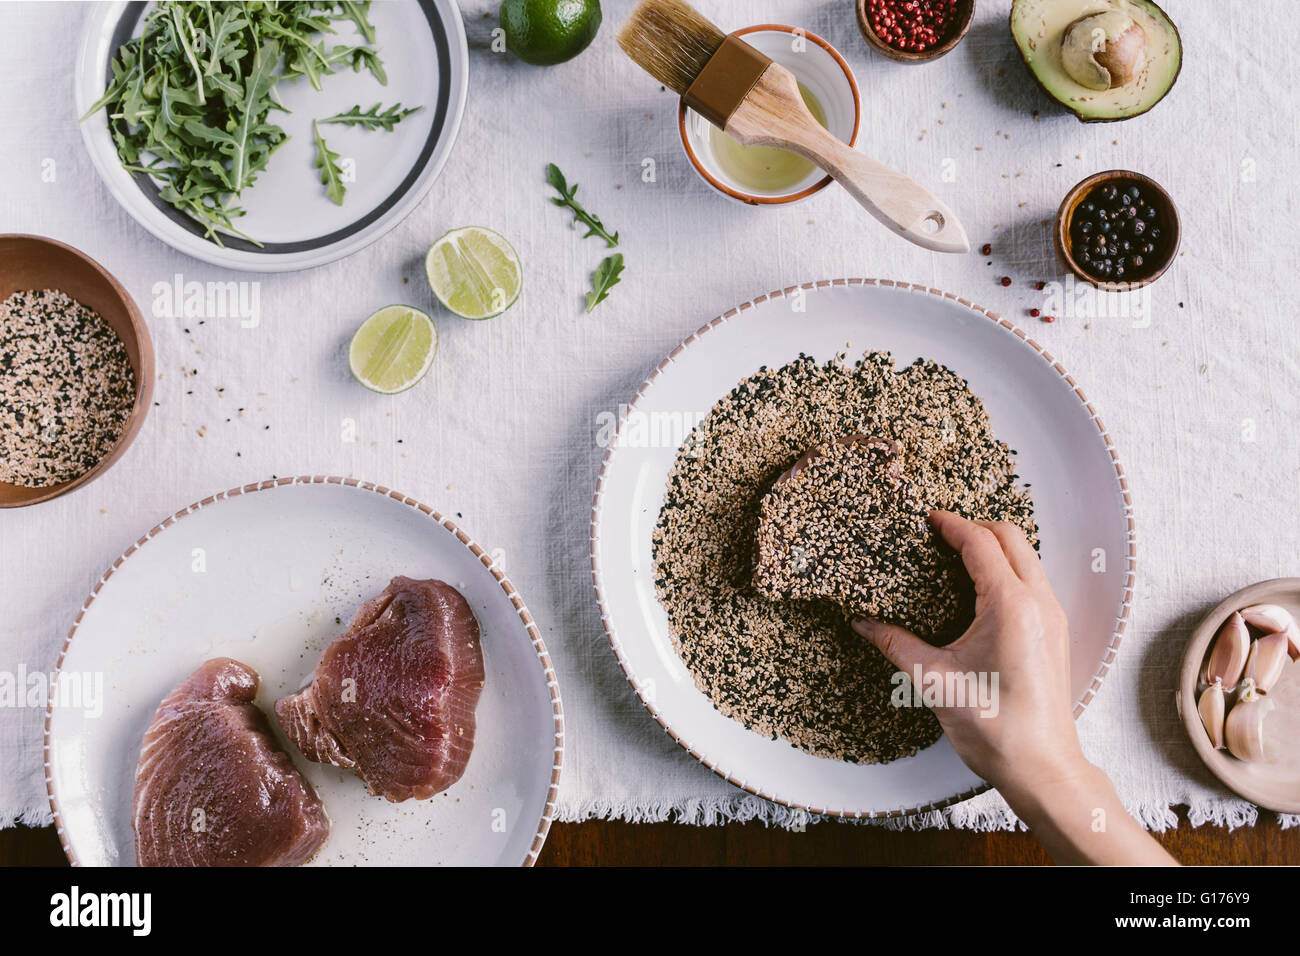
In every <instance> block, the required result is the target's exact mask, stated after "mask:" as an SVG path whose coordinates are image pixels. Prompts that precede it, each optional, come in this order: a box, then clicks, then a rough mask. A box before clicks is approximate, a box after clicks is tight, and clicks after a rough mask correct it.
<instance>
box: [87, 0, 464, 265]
mask: <svg viewBox="0 0 1300 956" xmlns="http://www.w3.org/2000/svg"><path fill="white" fill-rule="evenodd" d="M151 8H152V4H148V3H144V2H139V0H135V2H122V0H115V2H111V3H97V4H93V5H92V9H91V10H90V12H89V13H88V14H87V21H86V26H85V30H84V32H83V34H82V38H81V47H80V51H79V53H78V55H77V64H76V75H75V85H76V108H77V115H78V116H82V115H84V113H85V112H86V110H87V109H89V108H90V106H91V105H92V104H93V103H95V102H96V101H97V100H98V99H99V98H100V96H102V95H103V93H104V89H105V88H106V83H107V80H108V77H109V76H110V75H111V74H110V69H109V63H110V61H111V59H112V57H113V56H114V54H116V52H117V49H118V47H119V46H120V45H121V44H122V43H124V42H125V41H126V40H127V39H129V38H130V37H131V36H133V35H138V34H139V32H140V28H141V25H142V24H143V22H144V15H145V13H146V12H148V10H150V9H151ZM370 13H371V21H372V22H373V23H374V25H375V37H376V40H375V45H376V46H377V47H378V48H379V52H380V56H381V58H382V59H383V61H384V69H385V71H386V72H387V74H388V85H387V86H381V85H380V84H379V82H378V81H377V80H376V79H375V78H374V77H372V76H371V75H370V74H369V73H368V72H365V71H362V72H361V73H354V72H353V71H352V69H351V68H350V67H347V68H344V69H341V70H340V71H339V72H337V73H334V74H331V75H329V76H326V77H325V78H324V79H323V80H322V83H321V85H322V89H321V90H319V91H317V90H314V89H312V87H311V86H310V84H308V82H307V81H306V80H305V79H298V80H296V81H293V82H284V83H281V84H279V85H278V86H277V87H276V95H277V96H279V97H280V99H281V101H282V102H283V103H284V105H285V106H286V107H288V108H289V109H290V110H291V111H292V112H290V113H277V114H275V120H276V122H277V123H279V124H280V125H281V126H283V127H284V129H285V131H286V132H287V133H288V134H289V136H290V139H289V141H288V142H287V143H285V144H284V145H283V146H282V147H280V149H279V150H278V151H277V152H276V153H275V155H274V156H272V157H271V161H270V164H269V165H268V167H267V169H266V170H265V171H263V172H262V173H260V174H259V175H258V177H257V183H256V184H255V185H254V186H253V187H252V188H251V189H248V190H246V191H245V193H244V195H243V196H241V197H240V199H239V202H238V204H239V205H240V206H241V207H243V208H244V209H245V210H246V211H247V215H245V216H243V217H242V218H240V219H238V220H236V222H235V226H236V228H238V229H239V230H240V231H241V232H244V233H246V234H247V235H249V236H252V237H253V238H255V239H257V240H259V241H260V242H262V243H263V244H264V245H263V246H261V247H258V246H256V245H254V244H253V243H250V242H247V241H245V240H242V239H239V238H237V237H231V236H225V235H223V236H222V242H224V243H225V246H224V247H222V246H218V245H217V244H216V243H214V242H212V241H211V240H209V239H205V238H204V236H203V230H202V228H201V227H200V226H198V225H197V224H196V223H195V222H194V221H193V220H191V219H190V218H188V217H187V216H185V215H183V214H181V213H179V212H177V211H176V210H175V209H173V208H172V207H171V206H170V205H168V204H167V203H165V202H163V201H162V200H161V199H159V198H158V195H157V187H156V186H155V185H154V183H153V181H152V180H151V179H149V178H148V177H145V176H133V175H132V174H130V173H128V172H127V171H126V170H125V169H123V168H122V163H121V160H119V159H118V155H117V149H116V147H115V146H114V144H113V139H112V136H111V135H110V133H109V130H108V119H107V116H106V114H105V112H104V111H103V110H100V111H99V112H98V113H96V114H95V115H94V116H91V117H89V118H87V119H86V120H85V122H83V123H82V124H81V131H82V138H83V139H84V140H85V143H86V148H87V150H89V152H90V158H91V160H92V161H93V162H94V164H95V168H96V169H97V170H98V171H99V174H100V176H101V177H103V179H104V182H105V183H107V184H108V188H109V190H110V191H111V192H112V193H113V197H114V198H115V199H116V200H117V201H118V202H120V203H121V204H122V206H123V208H125V209H126V211H127V212H128V213H130V214H131V216H132V218H134V219H135V220H136V221H137V222H138V223H140V225H142V226H144V228H146V229H148V230H149V231H150V232H151V233H153V234H154V235H155V236H157V237H158V238H159V239H161V240H162V241H163V242H165V243H167V244H168V245H169V246H171V247H173V248H174V249H178V250H180V251H181V252H185V253H188V254H189V255H192V256H194V257H195V258H197V259H202V260H204V261H205V262H211V263H214V264H215V265H219V266H226V267H228V268H232V269H248V270H252V271H258V272H287V271H291V270H295V269H307V268H311V267H312V266H318V265H322V264H324V263H326V262H333V261H334V260H335V259H339V258H342V257H343V256H347V255H351V254H352V253H354V252H356V251H357V250H358V249H363V248H365V247H366V246H368V245H369V244H370V243H372V242H374V241H375V240H376V239H378V238H379V237H380V236H382V235H383V234H384V233H386V232H387V231H388V230H389V229H391V228H393V227H394V226H395V225H397V224H398V223H399V222H401V221H402V220H403V219H404V218H405V217H406V216H407V215H408V214H409V213H410V212H411V211H412V210H414V209H415V207H416V206H417V205H418V204H419V202H420V200H421V199H423V198H424V195H425V194H426V193H427V192H428V190H429V187H430V186H431V185H432V184H433V181H434V179H435V178H437V175H438V173H439V172H440V171H441V169H442V166H443V164H444V163H445V162H446V160H447V156H448V154H449V153H450V152H451V147H452V144H453V142H454V141H455V139H456V132H457V130H458V129H459V128H460V120H461V114H462V112H463V111H464V108H465V97H466V91H467V88H468V84H469V52H468V45H467V43H466V40H465V27H464V24H463V23H462V21H461V16H460V10H459V8H458V7H457V6H456V3H455V0H381V2H378V3H374V4H372V5H371V8H370ZM336 29H338V31H339V33H338V35H337V36H336V37H333V38H331V42H335V43H356V42H359V40H360V34H359V33H356V32H355V28H354V27H352V25H351V24H350V23H346V22H344V23H342V24H338V25H336ZM379 101H382V102H383V103H384V105H385V106H391V105H392V104H394V103H397V102H399V101H400V102H401V103H402V105H403V106H406V107H411V106H421V107H423V109H421V110H420V111H419V112H418V113H414V114H412V115H410V116H408V117H407V118H406V119H404V120H402V121H401V122H400V123H399V124H398V125H397V126H396V127H395V128H394V130H393V131H392V132H391V133H387V132H383V131H376V132H368V131H365V130H361V129H352V128H345V127H341V126H329V127H325V128H324V129H325V133H326V138H327V141H328V142H329V145H330V148H331V149H332V150H334V151H335V152H337V153H339V154H340V155H341V156H342V157H343V158H344V159H347V160H350V161H351V163H352V169H353V170H354V172H355V181H353V182H349V183H347V195H346V197H345V198H344V202H343V205H342V206H339V205H336V204H335V203H334V202H332V201H331V200H330V199H329V198H328V197H327V196H326V195H325V191H324V187H323V186H322V185H321V184H320V181H319V172H318V171H317V170H316V169H314V168H313V162H314V161H315V148H314V146H313V141H312V128H311V121H312V119H313V118H318V117H322V116H329V115H332V114H334V113H338V112H342V111H344V110H347V109H350V108H351V107H353V106H356V105H360V106H361V108H362V109H369V108H370V106H371V105H372V104H374V103H376V102H379Z"/></svg>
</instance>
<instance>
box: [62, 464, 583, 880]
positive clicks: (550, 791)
mask: <svg viewBox="0 0 1300 956" xmlns="http://www.w3.org/2000/svg"><path fill="white" fill-rule="evenodd" d="M397 574H405V575H407V576H410V577H415V578H421V577H432V578H439V579H441V580H443V581H446V582H447V583H449V584H451V585H452V586H454V587H455V588H457V589H458V590H459V591H460V592H461V593H462V594H464V595H465V598H466V600H468V601H469V603H470V606H471V607H472V608H473V609H474V614H475V616H476V617H477V618H478V622H479V626H480V629H481V631H482V645H483V659H484V664H485V666H486V669H487V679H486V681H485V684H484V688H483V695H482V697H481V698H480V700H479V705H478V731H477V734H476V736H475V740H474V752H473V754H472V755H471V757H470V761H469V766H468V767H467V768H466V770H465V775H464V776H463V777H461V779H460V780H458V781H457V782H456V783H455V784H454V785H453V786H452V787H451V789H449V790H448V791H447V792H446V793H443V794H439V795H438V796H436V797H433V798H431V799H429V800H408V801H406V802H404V803H389V802H388V801H387V800H384V799H383V798H380V797H373V796H370V795H369V794H368V793H367V792H366V789H365V787H364V786H363V785H362V783H361V780H360V778H359V777H357V776H356V775H355V774H352V773H347V772H344V771H341V770H339V769H338V768H335V767H327V766H323V765H321V764H316V763H310V762H308V761H307V760H305V759H303V758H302V756H301V755H300V754H299V753H298V752H297V750H296V749H295V748H293V747H292V745H289V744H287V743H285V746H286V749H287V750H288V752H289V753H290V754H291V755H292V756H293V757H294V762H295V763H296V764H297V766H298V767H299V769H301V770H302V771H303V772H304V773H305V774H306V776H307V779H308V780H310V781H311V783H312V785H313V786H314V787H315V788H316V792H317V793H319V794H320V797H321V800H322V801H323V802H324V804H325V809H326V811H327V812H328V813H329V816H330V820H331V821H332V824H333V826H332V827H331V832H330V836H329V839H328V840H327V841H326V843H325V845H324V846H323V847H322V848H321V850H320V852H319V853H318V854H317V856H316V858H315V860H314V861H313V863H315V864H339V865H365V864H387V865H416V864H418V865H432V864H460V865H465V864H474V865H477V864H509V865H518V864H520V863H523V864H531V863H533V862H535V861H536V859H537V854H538V853H539V852H540V851H541V848H542V843H543V841H544V840H545V839H546V832H547V830H548V829H549V827H550V822H551V817H552V815H553V813H554V809H555V794H556V788H557V786H558V784H559V775H560V764H561V758H562V754H563V731H564V726H563V713H562V710H561V706H560V696H559V691H558V688H557V686H556V682H555V673H554V671H553V670H552V669H551V662H550V657H549V656H548V655H547V652H546V646H545V645H544V644H543V643H542V638H541V634H540V633H539V632H538V630H537V627H536V625H534V624H533V620H532V617H531V616H530V615H529V613H528V609H527V608H526V607H525V606H524V603H523V601H522V600H521V599H520V597H519V595H518V594H517V593H515V589H514V586H513V585H511V583H510V581H509V580H508V579H507V578H506V577H505V576H504V575H503V574H502V573H501V571H500V570H499V569H498V568H497V567H495V565H493V563H492V560H491V558H490V557H489V556H488V555H486V554H485V553H484V552H483V551H482V550H481V549H480V548H479V547H478V546H477V545H476V544H474V542H473V541H471V540H470V538H469V536H468V535H466V534H465V532H463V531H461V530H459V529H458V528H456V526H455V525H454V524H453V523H452V522H451V521H449V520H447V519H445V518H443V517H442V516H441V515H439V514H437V513H436V512H434V511H432V510H431V509H429V508H428V507H426V506H424V505H422V504H420V503H419V502H417V501H414V500H412V499H410V498H407V497H405V496H403V495H401V494H399V493H397V492H394V491H390V490H388V489H386V488H381V487H377V486H375V485H372V484H369V483H364V482H357V481H356V480H355V479H343V478H324V477H313V478H283V479H278V480H276V481H267V482H263V483H261V484H257V485H247V486H245V487H243V488H236V489H233V490H231V491H228V492H224V493H222V494H219V495H214V496H213V497H211V498H205V499H204V500H203V501H201V502H199V503H198V504H195V505H191V506H190V507H189V508H186V509H185V510H184V511H181V512H178V513H177V514H176V515H173V516H172V517H170V518H168V519H167V520H165V521H163V522H162V523H161V524H160V525H158V526H157V527H155V528H154V529H153V530H152V531H150V532H149V533H148V534H146V535H145V536H144V537H143V538H141V539H140V540H139V541H138V542H137V543H136V544H135V545H133V546H132V547H131V548H129V549H128V550H127V552H126V553H125V554H124V555H123V556H122V557H121V558H119V559H118V560H117V561H116V562H115V563H114V564H113V567H112V568H110V569H109V571H108V572H107V573H106V574H105V575H104V577H103V579H102V580H101V581H100V582H99V584H97V585H96V586H95V589H94V591H93V592H92V593H91V595H90V597H89V598H87V599H86V604H85V606H84V607H83V608H82V610H81V613H80V614H78V615H77V620H76V623H74V624H73V627H72V631H71V633H69V635H68V641H67V643H66V644H65V645H64V648H63V653H62V655H61V656H60V658H59V680H58V683H56V685H55V686H56V688H57V687H59V686H60V685H61V684H63V683H64V682H65V681H66V682H68V686H69V687H70V686H71V684H72V681H74V680H75V679H84V675H102V677H103V687H104V691H103V706H102V710H103V712H102V714H101V715H99V716H95V715H94V714H93V713H87V711H86V709H85V707H84V704H85V703H86V701H68V702H67V703H65V704H63V705H62V706H55V703H56V702H58V700H59V694H58V693H57V692H56V693H52V694H51V706H50V708H49V711H48V713H47V716H46V723H45V765H46V767H45V771H46V779H47V782H48V787H49V792H50V804H51V806H52V807H53V809H54V816H55V821H56V823H57V824H58V828H59V836H60V838H61V839H62V841H63V848H64V850H65V851H66V852H67V854H68V858H69V859H70V860H71V861H72V862H73V863H74V864H85V865H91V866H95V865H98V866H111V865H129V864H131V863H133V862H134V860H135V839H134V835H133V833H132V830H131V804H132V789H133V786H134V778H135V765H136V761H137V759H138V757H139V752H140V742H141V740H142V738H143V736H144V732H145V729H146V727H148V725H149V722H150V721H151V720H152V719H153V715H154V711H155V710H156V709H157V707H158V702H159V701H160V700H162V698H163V697H164V696H165V695H166V694H167V693H168V692H169V691H170V690H171V689H172V688H173V687H174V686H176V684H177V683H179V682H180V681H181V679H182V678H184V677H185V676H186V675H188V674H189V673H191V672H192V671H193V670H194V669H195V668H197V667H198V666H199V665H200V664H201V663H203V662H204V661H205V660H208V659H209V658H213V657H222V656H226V657H233V658H236V659H237V660H241V661H243V662H244V663H246V664H249V665H250V666H252V667H253V668H255V669H256V670H257V672H258V673H259V674H260V675H261V677H262V684H261V687H260V688H259V691H258V698H257V702H258V704H259V705H261V706H262V708H263V709H264V710H265V711H268V712H269V711H270V710H271V705H272V704H273V703H274V701H275V699H276V698H277V697H280V696H281V695H283V694H285V693H288V692H291V691H294V690H297V689H298V688H299V687H301V686H302V684H303V683H304V682H305V681H306V680H307V679H308V677H309V676H310V674H311V672H312V670H313V668H314V667H315V665H316V659H317V657H318V656H319V654H320V652H321V650H323V649H324V647H325V645H326V644H328V643H329V642H330V641H331V640H333V639H334V637H336V636H337V635H338V634H339V633H341V632H342V631H343V630H344V629H345V628H346V625H347V623H348V622H349V621H350V620H351V619H352V615H353V612H354V611H355V610H356V608H357V606H358V605H359V604H361V603H362V602H363V601H364V600H366V599H368V598H370V597H372V596H374V595H375V594H377V593H379V592H380V591H382V590H383V589H384V588H385V587H386V586H387V584H388V581H389V579H390V578H392V577H393V576H394V575H397ZM74 675H79V677H74ZM72 704H82V705H83V706H72ZM272 725H273V726H274V725H275V721H274V718H272ZM276 732H277V734H278V733H279V730H278V727H277V730H276ZM280 739H281V741H282V743H284V740H283V735H280Z"/></svg>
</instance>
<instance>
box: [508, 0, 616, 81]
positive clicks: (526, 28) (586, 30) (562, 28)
mask: <svg viewBox="0 0 1300 956" xmlns="http://www.w3.org/2000/svg"><path fill="white" fill-rule="evenodd" d="M499 17H500V23H501V28H502V29H503V30H505V32H506V49H508V50H509V51H510V52H511V53H513V54H514V55H515V56H517V57H519V59H521V60H523V61H524V62H525V63H532V64H533V65H535V66H550V65H552V64H554V63H563V62H564V61H565V60H572V59H573V58H574V57H575V56H577V55H578V54H579V53H581V52H582V51H583V50H585V49H587V47H588V46H590V45H591V41H592V40H594V39H595V38H596V31H597V30H599V29H600V0H501V12H500V14H499Z"/></svg>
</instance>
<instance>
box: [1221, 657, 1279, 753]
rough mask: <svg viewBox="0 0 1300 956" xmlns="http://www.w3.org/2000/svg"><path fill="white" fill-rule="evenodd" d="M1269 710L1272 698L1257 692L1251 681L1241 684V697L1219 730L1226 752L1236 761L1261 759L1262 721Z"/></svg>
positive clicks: (1262, 751)
mask: <svg viewBox="0 0 1300 956" xmlns="http://www.w3.org/2000/svg"><path fill="white" fill-rule="evenodd" d="M1272 709H1273V701H1272V699H1271V698H1269V697H1265V696H1264V695H1263V694H1261V693H1259V692H1258V691H1257V690H1256V689H1255V682H1254V681H1253V680H1251V679H1250V678H1249V677H1247V678H1246V679H1245V680H1243V681H1242V691H1241V694H1240V695H1239V696H1238V698H1237V702H1236V703H1235V704H1233V705H1232V710H1230V711H1228V719H1227V721H1225V723H1224V727H1223V736H1224V740H1225V741H1226V742H1227V744H1228V750H1229V751H1230V752H1231V753H1232V755H1233V756H1234V757H1236V758H1237V759H1238V760H1245V761H1255V760H1263V759H1264V718H1265V716H1267V714H1268V712H1269V711H1270V710H1272Z"/></svg>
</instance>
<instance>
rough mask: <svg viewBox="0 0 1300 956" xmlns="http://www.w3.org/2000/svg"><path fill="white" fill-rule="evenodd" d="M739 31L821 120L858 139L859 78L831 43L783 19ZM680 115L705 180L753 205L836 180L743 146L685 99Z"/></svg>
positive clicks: (800, 162)
mask: <svg viewBox="0 0 1300 956" xmlns="http://www.w3.org/2000/svg"><path fill="white" fill-rule="evenodd" d="M736 33H737V34H738V35H740V36H743V37H744V38H745V42H746V43H748V44H750V45H751V46H753V47H755V48H756V49H758V50H759V51H760V52H761V53H763V54H765V55H767V56H769V57H771V58H772V59H773V60H774V61H776V62H777V63H780V64H781V65H782V66H784V67H786V68H787V69H788V70H790V72H792V73H793V74H794V75H795V78H796V79H797V80H798V81H799V92H800V93H801V94H803V99H804V103H805V104H807V106H808V110H809V112H811V113H812V114H813V116H814V117H816V118H817V121H818V122H819V123H821V124H822V125H823V126H825V127H826V128H827V129H828V130H830V131H831V132H832V133H834V134H835V135H836V136H837V137H839V138H840V139H842V140H844V142H846V143H848V144H849V145H850V146H852V145H853V144H854V143H855V142H856V141H857V138H858V127H859V124H860V121H861V109H862V104H861V98H860V97H859V95H858V84H857V81H856V80H855V79H854V77H853V71H852V70H851V69H850V68H849V65H848V64H847V63H846V62H845V61H844V57H842V56H840V54H839V53H838V52H837V51H836V49H835V48H834V47H833V46H831V45H830V44H829V43H827V42H826V41H825V40H823V39H822V38H821V37H819V36H817V35H816V34H815V33H810V32H808V31H807V30H803V29H799V28H797V27H791V26H783V25H779V24H770V23H765V24H760V25H758V26H752V27H746V28H745V29H743V30H737V31H736ZM677 116H678V126H679V128H680V130H681V137H682V148H683V149H684V150H685V151H686V158H687V159H689V160H690V163H691V165H692V166H693V167H694V168H695V171H696V172H697V173H699V174H700V177H701V178H702V179H703V180H704V181H705V182H706V183H708V184H709V185H710V186H712V187H713V188H714V189H716V190H717V191H718V192H720V193H722V194H723V195H724V196H727V197H729V198H731V199H734V200H737V201H739V202H743V203H748V204H749V205H751V206H775V205H782V204H785V203H792V202H798V201H799V200H801V199H806V198H808V197H809V196H811V195H813V194H814V193H816V192H819V191H821V190H822V189H824V188H826V186H828V185H829V184H830V182H831V179H830V177H829V176H827V175H826V174H825V173H824V172H823V171H822V170H820V169H818V168H817V167H816V166H815V165H813V164H812V163H811V162H810V161H809V160H807V159H804V158H803V157H802V156H796V155H795V154H794V153H791V152H787V151H786V150H783V149H776V148H775V147H771V146H742V145H741V144H740V143H738V142H736V141H735V140H734V139H732V138H731V137H730V136H728V135H727V134H726V133H724V132H723V131H722V130H720V129H718V128H717V127H716V126H714V125H713V124H712V123H710V122H709V121H708V120H706V119H705V118H704V117H703V116H701V115H699V114H698V113H696V112H695V111H694V110H692V109H690V108H689V107H688V106H687V105H686V104H685V103H684V102H683V103H682V104H681V105H680V106H679V107H678V111H677Z"/></svg>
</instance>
